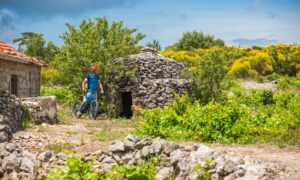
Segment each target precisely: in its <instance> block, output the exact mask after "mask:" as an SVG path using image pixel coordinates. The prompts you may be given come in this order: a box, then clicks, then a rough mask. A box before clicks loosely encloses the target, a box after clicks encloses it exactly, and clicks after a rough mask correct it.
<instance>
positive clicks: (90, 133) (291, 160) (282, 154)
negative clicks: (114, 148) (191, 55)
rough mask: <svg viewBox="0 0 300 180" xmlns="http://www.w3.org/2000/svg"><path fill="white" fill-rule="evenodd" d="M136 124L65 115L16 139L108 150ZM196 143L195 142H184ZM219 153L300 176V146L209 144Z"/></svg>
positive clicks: (31, 144) (32, 144)
mask: <svg viewBox="0 0 300 180" xmlns="http://www.w3.org/2000/svg"><path fill="white" fill-rule="evenodd" d="M136 127H137V123H135V122H134V121H132V120H120V119H117V120H96V121H93V120H87V118H84V117H83V118H81V119H77V118H73V117H72V116H71V115H66V116H65V117H64V123H63V124H58V125H46V124H43V125H38V126H33V127H31V128H28V129H26V131H20V132H17V133H15V134H14V137H13V139H14V141H19V142H21V143H22V144H23V145H24V146H25V147H27V148H28V149H30V150H31V151H36V152H41V151H43V150H46V149H48V150H52V151H56V152H67V151H72V152H75V153H85V152H93V151H97V150H104V151H106V150H107V148H108V145H109V143H110V142H111V141H112V140H115V139H123V138H124V137H125V136H126V135H127V134H128V133H130V132H131V131H132V130H134V129H135V128H136ZM182 144H190V145H191V144H196V143H190V142H187V143H182ZM209 146H210V147H211V148H213V149H214V150H215V151H217V152H220V153H228V152H233V153H236V154H239V155H246V156H250V157H254V158H256V159H258V160H261V161H268V162H275V163H277V164H278V163H280V164H283V165H284V166H286V167H287V168H288V169H290V170H291V171H292V172H293V179H300V148H297V147H285V148H279V147H277V146H270V145H214V144H212V145H209Z"/></svg>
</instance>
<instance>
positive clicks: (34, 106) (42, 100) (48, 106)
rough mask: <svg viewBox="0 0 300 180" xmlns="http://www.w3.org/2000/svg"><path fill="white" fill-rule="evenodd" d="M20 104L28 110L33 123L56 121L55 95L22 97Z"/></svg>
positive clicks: (51, 122)
mask: <svg viewBox="0 0 300 180" xmlns="http://www.w3.org/2000/svg"><path fill="white" fill-rule="evenodd" d="M22 106H23V108H24V109H26V110H28V111H29V113H30V115H31V117H32V118H33V119H34V122H35V124H41V123H47V124H56V123H57V122H58V117H57V98H56V96H39V97H31V98H22Z"/></svg>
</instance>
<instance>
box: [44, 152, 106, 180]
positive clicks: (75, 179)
mask: <svg viewBox="0 0 300 180" xmlns="http://www.w3.org/2000/svg"><path fill="white" fill-rule="evenodd" d="M57 179H61V180H91V179H93V180H97V179H103V178H101V177H100V176H99V175H98V173H96V172H95V170H94V168H93V166H92V164H91V163H89V162H83V161H82V160H80V159H79V158H76V157H71V158H69V159H67V161H66V165H65V167H64V168H63V169H61V168H54V169H52V170H51V172H50V174H49V176H48V177H47V180H57Z"/></svg>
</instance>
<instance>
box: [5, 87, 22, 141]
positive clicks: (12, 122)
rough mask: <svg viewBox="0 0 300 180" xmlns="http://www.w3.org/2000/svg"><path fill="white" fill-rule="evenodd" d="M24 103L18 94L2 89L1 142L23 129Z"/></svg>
mask: <svg viewBox="0 0 300 180" xmlns="http://www.w3.org/2000/svg"><path fill="white" fill-rule="evenodd" d="M21 119H22V105H21V102H20V100H19V99H17V98H16V96H14V95H11V94H9V93H7V92H6V91H4V90H2V89H0V143H1V142H4V141H8V140H9V139H10V138H11V133H13V132H16V131H18V130H20V129H21Z"/></svg>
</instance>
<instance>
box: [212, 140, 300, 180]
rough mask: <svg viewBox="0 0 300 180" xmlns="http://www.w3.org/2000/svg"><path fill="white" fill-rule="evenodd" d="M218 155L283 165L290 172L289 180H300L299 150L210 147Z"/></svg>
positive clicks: (236, 146)
mask: <svg viewBox="0 0 300 180" xmlns="http://www.w3.org/2000/svg"><path fill="white" fill-rule="evenodd" d="M211 147H212V148H213V149H214V150H215V151H218V152H220V153H222V152H233V153H236V154H239V155H246V156H251V157H255V158H256V159H258V160H260V161H263V162H266V161H267V162H274V163H278V164H279V163H280V164H283V166H285V167H287V169H289V170H291V171H292V172H293V173H292V174H293V175H292V176H291V179H300V148H296V147H285V148H279V147H277V146H272V145H211Z"/></svg>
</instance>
